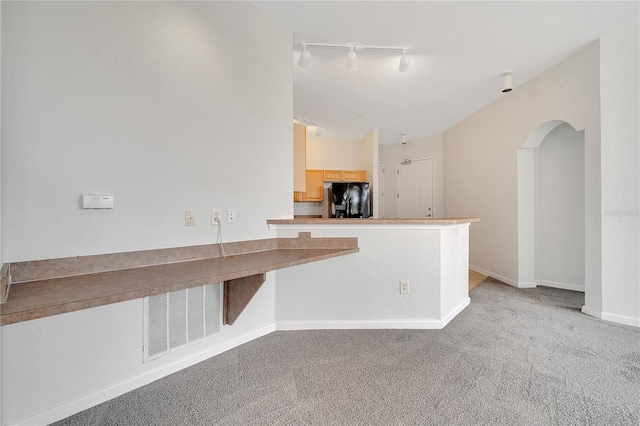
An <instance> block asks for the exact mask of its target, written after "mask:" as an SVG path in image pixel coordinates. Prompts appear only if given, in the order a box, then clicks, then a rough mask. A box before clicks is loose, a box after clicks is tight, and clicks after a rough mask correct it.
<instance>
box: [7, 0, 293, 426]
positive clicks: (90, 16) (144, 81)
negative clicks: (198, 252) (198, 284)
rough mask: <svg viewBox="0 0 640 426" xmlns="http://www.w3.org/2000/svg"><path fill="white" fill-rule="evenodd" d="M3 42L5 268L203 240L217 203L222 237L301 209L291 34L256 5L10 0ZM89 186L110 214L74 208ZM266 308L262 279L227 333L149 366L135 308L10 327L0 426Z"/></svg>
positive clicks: (87, 393)
mask: <svg viewBox="0 0 640 426" xmlns="http://www.w3.org/2000/svg"><path fill="white" fill-rule="evenodd" d="M2 42H3V52H2V94H3V108H2V124H3V127H2V148H3V154H4V155H3V158H2V161H3V164H2V170H3V174H4V176H3V179H2V204H3V211H2V218H3V220H4V221H3V227H2V237H3V238H2V243H3V247H2V249H3V250H2V254H3V257H4V259H3V260H4V262H11V261H21V260H30V259H41V258H52V257H64V256H75V255H88V254H93V253H108V252H123V251H132V250H140V249H151V248H160V247H172V246H187V245H194V244H204V243H213V242H215V241H216V232H215V230H216V228H214V227H212V226H211V225H210V209H212V208H220V209H227V208H235V209H236V211H237V217H238V220H237V223H236V224H234V225H225V227H224V232H223V235H224V237H225V240H245V239H260V238H271V237H273V234H272V233H271V232H270V231H269V230H268V227H267V226H266V219H268V218H273V217H291V215H292V214H293V207H292V202H291V193H292V190H293V179H292V176H293V169H292V167H293V165H292V163H291V162H290V161H283V159H290V158H292V155H293V153H292V143H291V140H292V128H291V116H292V98H293V96H292V90H293V81H292V72H291V67H292V63H291V55H292V35H291V33H288V32H287V31H285V30H284V29H283V28H281V27H280V26H279V25H277V24H276V23H274V22H273V21H272V20H271V19H270V18H268V17H266V16H264V15H263V14H261V13H260V12H258V11H257V10H255V9H254V8H253V7H251V6H250V5H248V4H246V3H240V2H186V3H184V2H176V3H174V2H101V3H95V2H65V3H59V2H55V3H54V2H39V3H35V2H2ZM247 52H252V54H251V55H247ZM265 82H268V84H265ZM275 165H277V167H276V166H275ZM83 192H99V193H102V192H104V193H111V194H113V195H114V196H115V208H114V209H113V210H106V211H83V210H81V209H79V207H78V198H79V195H80V194H81V193H83ZM185 209H195V210H196V223H197V226H195V227H189V228H187V227H185V226H184V210H185ZM274 306H275V276H274V275H273V274H268V278H267V282H266V283H265V284H264V286H263V287H262V289H261V290H260V291H259V292H258V294H257V295H256V299H254V301H252V303H251V304H249V306H248V307H247V310H245V312H244V313H243V315H242V316H241V317H240V318H239V320H238V322H236V324H234V326H233V327H223V332H222V334H221V335H220V336H219V337H217V338H215V339H213V340H210V341H208V342H206V343H203V344H201V345H197V347H196V348H192V349H190V350H186V351H181V352H180V353H179V354H177V355H172V356H166V357H163V358H160V359H158V360H157V361H153V362H151V363H148V364H142V352H141V347H142V341H141V335H142V324H143V322H142V321H143V318H142V301H141V300H134V301H129V302H124V303H118V304H114V305H109V306H104V307H101V308H96V309H89V310H84V311H80V312H75V313H69V314H63V315H58V316H54V317H49V318H43V319H39V320H34V321H28V322H23V323H18V324H13V325H10V326H5V327H3V333H2V389H3V398H2V415H3V418H2V424H10V423H13V422H17V421H19V420H25V422H27V423H30V424H34V423H35V424H41V423H44V422H47V421H53V420H55V419H56V418H60V416H62V417H64V416H65V415H69V414H72V413H73V412H74V410H77V409H81V408H85V407H86V406H90V405H92V404H95V403H97V402H100V401H101V400H104V399H105V398H108V397H112V396H114V395H115V394H118V393H121V392H124V391H127V390H129V389H131V388H133V387H136V386H139V385H141V384H144V383H145V382H147V381H150V380H154V379H155V378H158V377H160V376H162V375H163V374H167V373H168V372H170V371H171V369H175V368H182V367H184V366H185V365H188V364H189V363H193V362H196V361H197V360H198V359H201V358H203V357H207V356H211V355H213V354H215V353H217V352H220V351H222V350H225V349H228V348H229V347H232V346H234V345H237V344H239V343H241V342H242V341H244V340H247V339H251V338H254V337H256V336H257V335H261V334H264V333H266V332H269V331H271V330H272V329H273V322H274V320H275V312H274ZM198 354H199V355H198ZM174 363H175V364H174Z"/></svg>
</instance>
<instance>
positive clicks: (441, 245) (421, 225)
mask: <svg viewBox="0 0 640 426" xmlns="http://www.w3.org/2000/svg"><path fill="white" fill-rule="evenodd" d="M479 221H480V219H479V218H477V217H450V218H433V219H427V218H424V219H353V218H352V219H329V218H322V219H320V218H295V219H272V220H268V221H267V224H268V225H269V228H270V229H271V230H273V231H275V232H276V233H277V237H278V238H287V237H288V238H290V237H293V236H295V235H296V233H298V232H310V233H311V234H312V235H313V236H314V237H319V238H345V237H355V238H357V239H358V247H359V249H360V251H359V252H358V253H356V254H353V255H351V256H346V257H343V258H337V259H335V260H334V261H332V262H331V264H330V265H322V264H307V265H304V266H302V267H298V268H289V269H281V270H278V271H277V272H276V281H277V283H278V292H277V294H276V299H277V300H276V306H277V313H278V320H277V324H278V329H279V330H308V329H347V328H361V329H376V328H378V329H380V328H404V329H408V328H414V329H429V328H431V329H439V328H443V327H444V326H446V324H447V323H448V322H449V321H451V320H452V319H453V318H454V317H455V316H456V315H457V314H458V313H460V312H461V311H462V310H463V309H464V308H465V307H466V306H467V305H468V304H469V303H470V299H469V271H468V269H469V228H470V226H471V224H472V223H474V222H479Z"/></svg>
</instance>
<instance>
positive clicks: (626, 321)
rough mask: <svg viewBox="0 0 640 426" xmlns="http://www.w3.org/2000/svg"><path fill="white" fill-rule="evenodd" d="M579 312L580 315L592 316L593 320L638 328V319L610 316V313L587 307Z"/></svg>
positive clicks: (639, 321) (639, 319) (639, 322)
mask: <svg viewBox="0 0 640 426" xmlns="http://www.w3.org/2000/svg"><path fill="white" fill-rule="evenodd" d="M581 310H582V313H584V314H587V315H589V316H592V317H594V318H598V319H601V320H605V321H611V322H615V323H617V324H623V325H630V326H633V327H640V318H638V317H629V316H626V315H618V314H612V313H610V312H602V311H599V310H597V309H591V308H590V307H588V306H587V305H584V306H583V307H582V309H581Z"/></svg>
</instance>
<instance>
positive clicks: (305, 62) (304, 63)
mask: <svg viewBox="0 0 640 426" xmlns="http://www.w3.org/2000/svg"><path fill="white" fill-rule="evenodd" d="M309 61H311V52H309V51H308V50H307V45H306V44H303V45H302V53H301V54H300V59H298V66H299V67H300V68H302V69H303V70H304V69H307V67H308V66H309Z"/></svg>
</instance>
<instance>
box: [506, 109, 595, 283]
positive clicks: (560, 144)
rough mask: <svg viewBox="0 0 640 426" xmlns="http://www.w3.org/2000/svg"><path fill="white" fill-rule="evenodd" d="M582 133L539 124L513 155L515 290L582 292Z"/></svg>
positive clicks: (553, 123) (557, 123)
mask: <svg viewBox="0 0 640 426" xmlns="http://www.w3.org/2000/svg"><path fill="white" fill-rule="evenodd" d="M584 158H585V157H584V131H576V130H575V129H574V128H573V127H572V126H571V125H570V124H568V123H566V122H563V121H549V122H546V123H544V124H542V125H540V126H539V127H538V128H537V129H536V130H535V131H534V132H533V133H532V134H531V135H530V136H529V138H528V139H527V140H526V141H525V144H524V145H523V148H522V149H520V150H519V151H518V286H519V287H535V286H536V285H545V286H549V287H557V288H565V289H569V290H577V291H584V288H585V287H584V283H585V181H584V167H585V162H584Z"/></svg>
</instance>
